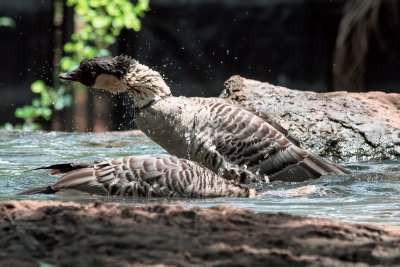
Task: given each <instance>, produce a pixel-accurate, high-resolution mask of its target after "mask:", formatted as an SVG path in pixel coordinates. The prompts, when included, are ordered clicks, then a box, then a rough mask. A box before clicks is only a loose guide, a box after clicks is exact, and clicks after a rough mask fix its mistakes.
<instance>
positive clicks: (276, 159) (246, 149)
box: [137, 97, 347, 183]
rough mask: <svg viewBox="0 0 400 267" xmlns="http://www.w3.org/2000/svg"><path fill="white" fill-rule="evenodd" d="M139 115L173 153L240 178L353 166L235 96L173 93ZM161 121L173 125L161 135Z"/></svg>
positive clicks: (297, 176)
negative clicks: (307, 146)
mask: <svg viewBox="0 0 400 267" xmlns="http://www.w3.org/2000/svg"><path fill="white" fill-rule="evenodd" d="M177 110H181V111H182V112H177ZM137 121H138V122H139V123H138V125H139V127H141V126H142V127H141V128H143V129H144V131H145V133H146V134H147V135H149V136H150V137H151V138H152V139H154V140H155V141H156V142H157V143H159V144H160V145H161V146H163V147H164V148H166V149H167V151H168V152H170V153H171V154H174V155H177V156H178V157H182V158H189V159H191V160H194V161H196V162H199V163H201V164H202V165H204V166H205V167H207V168H209V169H211V170H212V171H214V172H216V173H219V174H221V175H223V176H224V177H225V178H227V179H233V180H236V181H239V182H244V183H246V182H250V181H260V180H271V181H273V180H284V181H303V180H306V179H315V178H318V177H320V176H321V175H325V174H328V173H344V172H347V171H346V170H345V169H343V168H341V167H339V166H337V165H336V164H334V163H332V162H330V161H327V160H325V159H323V158H321V157H319V156H317V155H316V154H314V153H312V152H310V151H307V150H304V149H302V148H300V147H299V141H298V140H297V139H296V138H295V137H293V136H291V135H290V134H289V133H288V131H287V130H286V129H284V128H283V127H281V126H280V125H279V124H277V123H275V122H274V121H273V120H271V119H270V118H269V117H268V116H267V115H265V114H263V113H262V112H259V111H257V110H256V109H254V108H251V107H246V106H243V105H241V104H239V103H237V102H235V101H232V100H225V99H220V98H182V97H179V98H176V97H171V98H167V99H165V100H161V101H159V102H158V103H156V104H154V105H152V106H150V107H149V108H148V110H144V111H142V116H138V119H137ZM155 124H158V125H160V127H164V128H165V129H170V131H168V130H167V132H166V133H165V134H163V135H160V134H159V131H154V130H152V126H151V125H155ZM149 128H150V129H149ZM185 143H186V144H185ZM171 144H172V145H171ZM177 144H179V145H177Z"/></svg>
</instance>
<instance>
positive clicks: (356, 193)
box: [0, 132, 400, 225]
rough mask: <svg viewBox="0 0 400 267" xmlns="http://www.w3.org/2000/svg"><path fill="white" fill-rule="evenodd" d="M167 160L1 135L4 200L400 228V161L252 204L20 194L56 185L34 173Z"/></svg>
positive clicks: (118, 145)
mask: <svg viewBox="0 0 400 267" xmlns="http://www.w3.org/2000/svg"><path fill="white" fill-rule="evenodd" d="M160 153H162V154H164V153H166V152H165V151H164V150H163V149H162V148H161V147H159V146H158V145H156V144H155V143H154V142H152V141H151V140H149V139H148V138H147V137H145V136H143V135H135V134H119V133H108V134H93V133H58V132H49V133H26V132H0V186H1V189H2V190H1V192H0V199H1V200H14V199H36V200H49V199H51V200H64V201H78V202H81V203H90V202H93V201H94V200H96V199H100V200H103V201H106V202H118V203H122V204H130V205H140V204H144V203H160V202H161V203H174V204H180V205H183V206H185V207H194V206H197V207H203V208H207V207H212V206H215V205H221V204H225V205H226V204H229V205H233V206H235V207H239V208H248V209H251V210H253V211H256V212H261V211H265V212H289V213H292V214H297V215H307V216H318V217H325V218H338V219H342V220H346V221H352V222H368V223H382V224H393V225H400V197H398V196H399V195H400V164H399V161H396V160H393V161H372V162H371V161H370V162H357V163H354V162H353V163H349V164H344V165H345V167H347V168H350V169H351V170H352V171H353V173H352V174H350V175H330V176H326V177H322V178H320V179H318V180H314V181H305V182H302V183H283V182H276V183H271V184H259V185H255V186H256V187H258V188H260V189H262V191H263V192H264V193H263V194H261V195H260V196H258V197H256V198H253V199H239V198H216V199H201V200H199V199H169V200H164V199H137V198H121V197H98V196H90V195H82V194H80V195H35V196H18V195H16V194H17V193H18V192H20V191H23V190H26V189H29V188H32V187H35V186H41V185H45V184H49V183H51V182H53V181H54V179H55V178H54V177H50V176H48V175H47V172H46V171H44V170H37V171H32V169H33V168H35V167H38V166H42V165H49V164H55V163H62V162H76V161H90V160H98V159H105V158H111V157H120V156H127V155H143V154H160Z"/></svg>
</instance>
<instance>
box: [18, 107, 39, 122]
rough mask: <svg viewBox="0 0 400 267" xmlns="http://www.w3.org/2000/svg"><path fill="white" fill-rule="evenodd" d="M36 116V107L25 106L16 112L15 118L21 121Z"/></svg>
mask: <svg viewBox="0 0 400 267" xmlns="http://www.w3.org/2000/svg"><path fill="white" fill-rule="evenodd" d="M34 116H35V107H33V106H24V107H22V108H17V109H16V110H15V117H17V118H20V119H28V118H32V117H34Z"/></svg>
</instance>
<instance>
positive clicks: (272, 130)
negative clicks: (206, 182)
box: [60, 56, 348, 183]
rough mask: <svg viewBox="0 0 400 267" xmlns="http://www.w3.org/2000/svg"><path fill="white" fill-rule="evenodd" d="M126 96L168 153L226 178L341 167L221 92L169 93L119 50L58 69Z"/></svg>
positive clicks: (305, 175)
mask: <svg viewBox="0 0 400 267" xmlns="http://www.w3.org/2000/svg"><path fill="white" fill-rule="evenodd" d="M60 78H61V79H64V80H72V81H78V82H80V83H82V84H84V85H87V86H90V87H93V88H95V89H103V90H106V91H109V92H111V93H121V92H129V93H131V94H132V96H133V101H134V108H135V113H136V114H135V120H136V124H137V125H138V127H139V128H140V129H141V130H142V131H143V132H144V133H145V134H146V135H147V136H149V137H150V138H151V139H152V140H153V141H155V142H156V143H158V144H159V145H161V146H162V147H163V148H164V149H166V150H167V151H168V152H169V153H170V154H172V155H175V156H177V157H179V158H186V159H189V160H193V161H195V162H198V163H200V164H201V165H203V166H205V167H206V168H209V169H210V170H212V171H213V172H214V173H217V174H219V175H221V176H222V177H224V178H226V179H232V180H236V181H239V182H242V183H247V182H252V181H274V180H283V181H303V180H306V179H315V178H318V177H320V176H321V175H326V174H329V173H339V174H341V173H348V171H347V170H346V169H344V168H342V167H340V166H338V165H336V164H335V163H333V162H331V161H328V160H326V159H323V158H321V157H319V156H318V155H316V154H314V153H312V152H310V151H307V150H305V149H302V148H300V146H299V142H298V141H297V140H296V138H294V137H293V136H291V135H289V134H288V131H287V130H286V129H284V128H283V127H281V126H280V125H279V124H277V123H275V122H274V121H273V120H271V119H270V118H269V117H268V116H267V115H266V114H263V113H262V112H259V111H258V110H256V109H254V108H252V107H248V106H243V105H242V104H240V103H238V102H235V101H231V100H226V99H221V98H200V97H188V98H187V97H174V96H172V95H171V91H170V88H169V87H168V85H167V84H166V83H165V82H164V79H163V78H162V76H161V75H160V74H159V73H158V72H156V71H154V70H152V69H150V68H149V67H147V66H145V65H143V64H140V63H139V62H137V61H136V60H134V59H132V58H130V57H127V56H117V57H114V58H108V57H95V58H90V59H85V60H83V61H82V62H81V63H80V65H79V67H78V68H76V69H74V70H72V71H70V72H68V73H65V74H61V75H60Z"/></svg>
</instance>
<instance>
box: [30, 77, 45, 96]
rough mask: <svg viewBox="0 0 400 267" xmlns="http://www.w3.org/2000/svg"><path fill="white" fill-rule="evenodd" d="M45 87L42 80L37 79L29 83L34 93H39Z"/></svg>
mask: <svg viewBox="0 0 400 267" xmlns="http://www.w3.org/2000/svg"><path fill="white" fill-rule="evenodd" d="M45 87H46V85H45V84H44V82H43V81H42V80H37V81H35V82H33V83H32V84H31V90H32V92H34V93H36V94H40V93H41V92H42V91H43V90H44V89H45Z"/></svg>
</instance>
